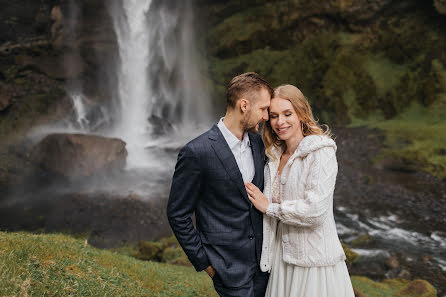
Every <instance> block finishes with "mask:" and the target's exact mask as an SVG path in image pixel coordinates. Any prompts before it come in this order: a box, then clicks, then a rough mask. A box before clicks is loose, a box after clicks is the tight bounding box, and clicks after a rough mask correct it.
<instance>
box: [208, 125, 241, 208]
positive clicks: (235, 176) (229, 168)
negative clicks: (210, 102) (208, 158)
mask: <svg viewBox="0 0 446 297" xmlns="http://www.w3.org/2000/svg"><path fill="white" fill-rule="evenodd" d="M212 132H213V133H212V134H211V135H210V136H209V138H210V139H212V140H214V143H213V144H212V148H213V149H214V151H215V154H216V155H217V157H218V159H219V160H220V162H221V163H222V164H223V167H224V168H225V170H226V173H227V174H228V175H229V177H230V178H231V180H232V182H233V183H234V184H235V185H236V186H237V188H238V190H239V191H240V193H241V194H242V196H243V197H244V198H245V199H246V200H247V201H248V202H250V201H249V199H248V193H246V189H245V184H244V183H243V177H242V174H241V172H240V169H239V168H238V165H237V162H236V161H235V157H234V154H233V153H232V151H231V149H230V148H229V145H228V143H227V142H226V140H225V138H224V137H223V134H221V132H220V129H219V128H218V127H217V126H216V125H214V126H213V127H212Z"/></svg>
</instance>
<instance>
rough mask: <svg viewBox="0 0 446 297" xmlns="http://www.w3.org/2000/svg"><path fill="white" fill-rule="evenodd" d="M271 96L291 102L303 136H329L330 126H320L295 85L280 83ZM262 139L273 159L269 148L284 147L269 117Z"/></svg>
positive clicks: (283, 149) (283, 142)
mask: <svg viewBox="0 0 446 297" xmlns="http://www.w3.org/2000/svg"><path fill="white" fill-rule="evenodd" d="M272 98H282V99H286V100H288V101H290V102H291V104H292V105H293V108H294V111H295V112H296V114H297V116H298V117H299V120H300V123H301V127H302V133H303V135H304V137H305V136H308V135H326V136H328V137H331V132H330V128H329V127H328V126H327V125H322V126H321V125H320V124H319V123H318V121H317V120H315V119H314V117H313V112H312V111H311V107H310V104H309V103H308V100H307V98H305V96H304V94H302V92H301V91H300V90H299V89H298V88H296V87H295V86H293V85H281V86H279V87H277V88H275V89H274V93H273V96H272ZM322 127H324V128H325V130H324V129H322ZM262 139H263V143H264V144H265V148H266V150H265V152H266V155H267V156H268V157H269V158H273V159H275V156H274V155H272V153H271V149H272V148H273V147H276V148H281V149H282V151H285V149H286V144H285V141H283V140H280V138H279V137H278V136H277V134H276V133H275V132H274V130H273V128H272V127H271V122H270V119H269V120H268V121H267V122H266V123H265V126H264V127H263V130H262Z"/></svg>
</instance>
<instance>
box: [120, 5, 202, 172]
mask: <svg viewBox="0 0 446 297" xmlns="http://www.w3.org/2000/svg"><path fill="white" fill-rule="evenodd" d="M155 2H156V1H147V0H125V1H122V2H121V3H120V4H119V3H118V4H117V2H115V4H114V6H113V7H112V10H111V11H112V17H113V22H114V27H115V31H116V35H117V40H118V45H119V56H120V67H119V72H118V79H119V86H118V87H119V92H118V97H119V98H118V99H119V100H118V101H119V102H120V112H119V114H120V118H119V119H118V121H119V122H118V123H117V125H115V126H116V128H115V131H114V132H113V136H115V137H119V138H122V139H123V140H124V141H126V143H127V150H128V151H129V155H128V159H127V164H128V166H129V167H145V166H146V165H147V164H152V165H153V162H156V160H153V158H150V157H149V154H148V153H147V151H146V150H145V147H150V146H153V145H154V144H158V145H159V144H160V143H171V142H172V141H173V140H174V139H175V140H178V137H180V138H183V139H184V138H186V139H187V138H188V137H187V136H186V135H194V134H195V135H196V133H197V131H196V130H197V126H198V125H203V126H208V125H209V123H210V118H211V115H210V113H211V111H210V108H209V105H210V104H209V96H208V94H207V92H206V88H205V87H204V85H203V83H202V77H201V75H200V72H199V70H198V65H199V63H198V59H197V57H196V51H197V49H196V48H195V47H194V45H195V44H196V42H195V36H194V29H193V24H192V21H193V11H192V9H191V7H190V4H184V3H179V4H175V5H174V6H172V5H170V6H169V5H168V4H165V3H164V2H162V1H158V3H155ZM151 120H152V121H151ZM154 122H155V124H154ZM156 123H158V125H165V126H167V127H172V129H171V131H170V132H168V134H169V135H164V139H161V140H160V139H155V138H154V137H153V134H154V132H156V133H157V132H159V131H157V129H158V130H159V129H160V127H159V126H157V124H156ZM166 138H167V140H166ZM179 142H180V143H181V142H182V140H179Z"/></svg>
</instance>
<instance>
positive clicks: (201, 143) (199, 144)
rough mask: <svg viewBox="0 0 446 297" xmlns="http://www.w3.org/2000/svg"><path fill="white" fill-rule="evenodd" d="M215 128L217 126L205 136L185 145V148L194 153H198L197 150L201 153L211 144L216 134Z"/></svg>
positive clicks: (204, 134) (202, 135)
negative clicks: (210, 141)
mask: <svg viewBox="0 0 446 297" xmlns="http://www.w3.org/2000/svg"><path fill="white" fill-rule="evenodd" d="M215 127H216V126H213V127H212V128H211V129H209V130H207V131H206V132H204V133H203V134H201V135H199V136H197V137H195V138H194V139H192V140H191V141H189V142H188V143H186V145H184V148H186V149H190V150H192V151H197V150H198V151H199V150H201V149H203V148H204V147H206V146H207V145H208V144H209V140H210V139H212V138H213V136H214V134H215V133H216V132H215ZM217 129H218V128H217Z"/></svg>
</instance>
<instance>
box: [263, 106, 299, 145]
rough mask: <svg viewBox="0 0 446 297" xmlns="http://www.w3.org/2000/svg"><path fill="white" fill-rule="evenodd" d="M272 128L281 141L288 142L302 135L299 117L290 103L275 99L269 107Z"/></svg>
mask: <svg viewBox="0 0 446 297" xmlns="http://www.w3.org/2000/svg"><path fill="white" fill-rule="evenodd" d="M269 118H270V123H271V127H272V128H273V130H274V132H275V133H276V134H277V136H279V138H280V139H281V140H284V141H286V140H288V139H290V138H292V137H296V136H297V135H298V134H299V133H302V127H301V124H300V120H299V117H298V116H297V114H296V111H295V110H294V108H293V105H292V104H291V102H290V101H288V100H286V99H283V98H280V97H275V98H273V99H271V105H270V107H269Z"/></svg>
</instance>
